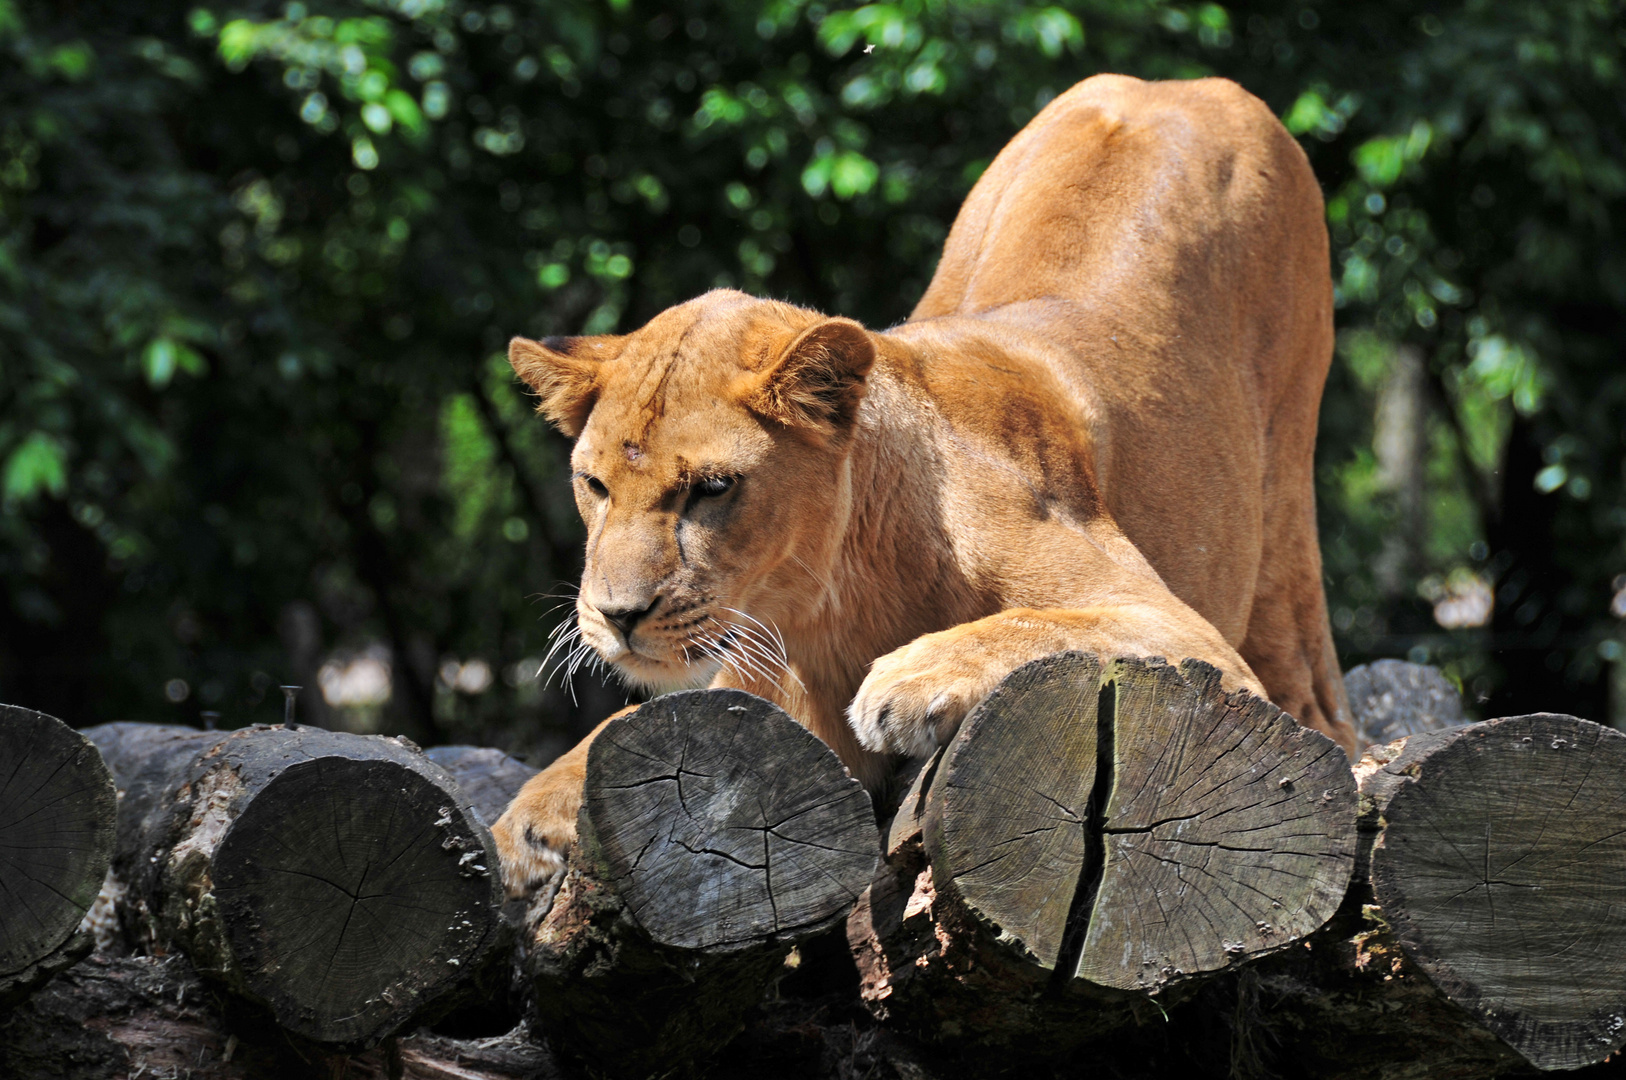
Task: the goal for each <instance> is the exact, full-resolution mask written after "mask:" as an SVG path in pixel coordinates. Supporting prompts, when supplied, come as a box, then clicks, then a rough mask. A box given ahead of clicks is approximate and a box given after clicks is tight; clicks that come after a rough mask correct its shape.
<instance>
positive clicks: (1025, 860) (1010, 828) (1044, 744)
mask: <svg viewBox="0 0 1626 1080" xmlns="http://www.w3.org/2000/svg"><path fill="white" fill-rule="evenodd" d="M911 818H912V819H913V820H911ZM888 853H889V859H888V864H887V866H886V867H885V868H884V869H883V870H882V871H881V873H880V874H879V875H878V876H877V878H876V880H875V881H874V883H873V884H872V885H871V887H870V889H869V891H868V893H867V894H866V896H865V898H864V899H863V900H862V901H861V902H860V903H859V905H858V907H857V908H856V909H855V911H854V913H853V916H852V918H851V920H850V921H849V923H848V935H849V941H850V942H851V944H852V947H853V951H854V956H855V959H856V960H857V962H858V966H859V970H860V972H861V974H862V976H863V985H862V993H863V995H864V998H865V1000H866V1002H867V1003H868V1004H869V1005H870V1006H871V1008H872V1009H873V1010H874V1011H875V1012H876V1014H877V1015H878V1016H880V1017H882V1018H883V1019H885V1020H886V1021H887V1022H888V1023H889V1024H891V1025H894V1026H897V1027H900V1028H902V1029H903V1030H906V1031H908V1032H910V1033H912V1034H914V1035H916V1036H917V1037H920V1038H924V1039H927V1040H929V1041H932V1042H938V1043H955V1044H960V1045H963V1046H965V1047H967V1048H969V1049H987V1050H997V1051H999V1052H1000V1053H1002V1054H1003V1053H1007V1052H1013V1051H1014V1052H1028V1051H1035V1052H1039V1053H1042V1054H1043V1055H1046V1056H1053V1055H1059V1054H1063V1053H1065V1052H1066V1051H1068V1050H1069V1049H1071V1048H1073V1047H1076V1046H1077V1045H1079V1044H1080V1043H1082V1042H1084V1041H1086V1040H1088V1039H1090V1038H1093V1037H1096V1036H1099V1035H1101V1034H1103V1033H1105V1032H1107V1031H1110V1030H1112V1029H1114V1028H1116V1027H1120V1026H1122V1025H1123V1024H1125V1023H1127V1022H1129V1021H1131V1020H1134V1019H1137V1018H1140V1019H1143V1018H1145V1017H1146V1016H1147V1015H1155V1014H1156V1013H1157V1012H1158V1011H1159V1010H1161V1009H1163V1008H1165V1007H1166V1006H1167V1005H1169V1004H1170V1003H1173V1002H1178V1001H1180V1000H1182V999H1184V998H1185V997H1187V996H1189V995H1190V993H1191V992H1192V990H1193V988H1194V987H1195V986H1196V985H1197V984H1199V983H1200V982H1202V981H1203V980H1205V979H1208V978H1212V977H1213V976H1214V975H1215V974H1216V973H1218V972H1221V971H1224V970H1226V969H1229V968H1232V967H1234V966H1235V965H1238V964H1241V963H1244V962H1247V961H1249V960H1252V959H1255V958H1258V957H1260V956H1264V955H1268V954H1270V953H1272V952H1276V951H1279V950H1281V949H1284V948H1286V947H1287V946H1289V945H1290V944H1292V943H1294V942H1295V941H1298V940H1300V939H1302V938H1304V937H1305V936H1307V935H1309V934H1310V933H1312V932H1313V931H1315V930H1316V929H1317V928H1318V927H1320V926H1321V924H1322V923H1324V922H1325V921H1326V920H1327V919H1328V918H1329V917H1330V916H1331V915H1332V914H1333V913H1334V911H1335V910H1337V908H1338V905H1339V902H1340V900H1341V899H1342V898H1343V896H1344V894H1345V891H1346V890H1347V887H1348V884H1349V880H1350V874H1351V870H1352V867H1353V863H1354V854H1355V784H1354V780H1353V777H1352V776H1351V774H1350V770H1349V765H1348V762H1347V760H1346V759H1345V757H1344V755H1343V752H1342V751H1341V750H1340V749H1339V748H1338V747H1337V746H1336V745H1335V744H1334V743H1333V742H1332V741H1331V740H1329V739H1327V738H1326V737H1325V736H1322V735H1320V734H1318V733H1316V732H1312V731H1309V730H1307V729H1304V728H1301V727H1299V726H1298V725H1297V724H1296V723H1294V721H1293V720H1292V718H1291V717H1288V716H1286V715H1285V714H1283V713H1282V712H1281V710H1279V709H1277V708H1275V707H1274V706H1273V705H1271V704H1270V703H1269V702H1266V701H1263V700H1262V699H1259V698H1256V697H1254V696H1253V695H1251V694H1247V693H1243V692H1238V693H1232V694H1227V693H1225V692H1223V691H1222V690H1221V688H1220V685H1219V673H1218V672H1217V671H1215V670H1214V669H1213V668H1212V667H1210V666H1208V665H1206V664H1203V663H1201V662H1199V661H1193V660H1188V661H1185V662H1184V663H1182V664H1181V665H1180V666H1179V668H1174V667H1171V666H1169V665H1168V664H1165V663H1163V662H1161V661H1158V660H1153V661H1140V660H1123V661H1117V662H1115V663H1112V664H1108V665H1106V666H1103V665H1102V664H1100V662H1098V661H1097V660H1096V659H1095V658H1094V657H1092V656H1089V655H1086V654H1082V653H1061V654H1058V655H1056V656H1052V657H1048V658H1045V659H1042V660H1037V661H1034V662H1033V663H1031V664H1028V665H1026V666H1024V667H1022V668H1020V669H1018V670H1017V671H1015V672H1013V673H1012V674H1011V675H1010V676H1009V677H1008V678H1007V679H1006V680H1005V681H1004V682H1003V683H1001V684H1000V686H999V687H998V688H996V689H995V691H994V692H993V693H992V694H990V695H989V697H988V698H987V699H985V700H984V701H983V702H982V703H981V704H980V705H979V706H978V707H977V708H976V709H975V710H973V712H972V714H971V716H969V717H968V718H967V720H966V723H965V724H964V725H963V726H962V728H961V730H960V732H959V734H958V735H957V736H956V738H955V739H954V741H953V742H952V743H950V745H949V746H948V747H947V748H946V750H945V751H944V752H943V753H942V754H941V755H940V759H939V760H938V761H937V762H935V763H934V764H933V765H932V766H929V767H928V769H927V770H925V771H924V772H923V773H922V775H921V777H920V778H919V779H918V780H917V782H916V784H915V786H914V787H913V788H912V789H911V793H910V795H908V796H906V797H905V802H904V807H903V808H902V812H900V814H899V815H898V818H897V819H895V820H894V824H893V826H892V828H891V830H890V832H889V841H888Z"/></svg>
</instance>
